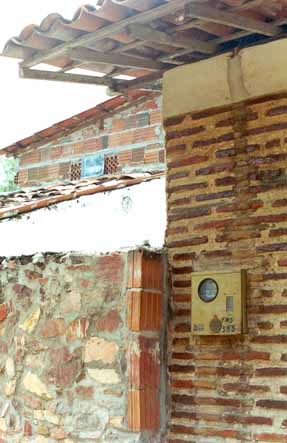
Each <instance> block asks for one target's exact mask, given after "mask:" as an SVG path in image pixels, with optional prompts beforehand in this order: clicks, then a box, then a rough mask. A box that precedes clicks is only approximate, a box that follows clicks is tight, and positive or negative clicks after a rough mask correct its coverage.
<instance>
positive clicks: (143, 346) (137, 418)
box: [127, 250, 163, 431]
mask: <svg viewBox="0 0 287 443" xmlns="http://www.w3.org/2000/svg"><path fill="white" fill-rule="evenodd" d="M128 261H129V281H128V293H127V300H128V306H127V323H128V327H129V330H130V338H129V348H128V362H129V386H130V388H129V392H128V424H129V428H130V429H131V430H134V431H157V430H159V428H160V398H159V396H160V330H161V325H162V319H163V312H162V297H163V258H162V255H161V254H157V253H152V252H149V251H145V250H141V251H132V252H130V253H129V257H128Z"/></svg>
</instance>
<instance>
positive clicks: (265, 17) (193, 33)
mask: <svg viewBox="0 0 287 443" xmlns="http://www.w3.org/2000/svg"><path fill="white" fill-rule="evenodd" d="M176 2H177V3H176ZM94 3H95V5H96V6H90V5H84V6H82V7H80V8H79V9H78V10H77V11H76V12H75V14H74V17H73V18H72V20H67V19H65V18H64V17H62V16H61V15H59V14H57V13H52V14H50V15H48V16H47V17H46V18H44V20H43V21H42V23H41V24H40V25H39V26H36V25H29V26H27V27H25V28H24V29H23V31H22V32H21V34H20V35H19V36H17V37H13V38H11V39H10V40H9V41H8V42H7V43H6V45H5V48H4V51H3V55H6V56H8V57H16V58H20V59H23V60H24V61H27V59H29V58H30V57H31V56H32V55H33V56H37V55H41V51H43V50H44V51H45V50H49V49H51V48H53V49H54V48H55V49H59V48H57V47H58V46H61V44H63V43H66V42H71V41H72V40H73V45H72V46H73V47H76V46H77V44H74V43H75V42H76V40H75V39H79V38H81V37H83V36H89V33H95V32H97V31H99V30H103V29H104V28H107V29H110V28H109V27H110V26H111V25H112V24H114V23H117V24H120V23H121V22H123V23H122V26H121V29H120V30H119V32H116V31H115V33H114V32H112V33H111V34H107V35H105V36H104V37H101V38H98V39H97V41H95V40H94V36H93V39H90V40H89V43H87V44H85V43H83V45H84V46H85V47H86V48H88V49H93V50H95V49H96V50H97V51H102V52H104V53H105V54H106V53H112V52H118V53H121V52H123V53H124V54H125V55H130V56H134V57H137V56H139V57H143V56H144V57H145V58H146V59H148V60H153V61H155V60H156V59H157V60H158V61H162V60H163V58H165V60H164V62H165V65H164V67H162V68H161V69H163V70H166V69H170V68H171V67H173V66H174V64H184V63H191V62H194V61H197V60H199V59H201V58H206V57H210V56H214V55H215V54H219V53H222V52H226V51H228V50H232V49H233V48H235V47H238V46H239V47H244V46H247V45H250V44H256V43H258V42H262V41H266V40H268V39H270V36H269V37H268V35H263V34H261V35H260V34H259V33H257V32H252V31H250V29H249V28H244V26H243V27H241V29H242V30H241V31H240V30H239V29H238V28H236V27H235V25H234V26H231V25H229V24H228V23H225V22H224V21H223V22H224V24H223V23H222V22H220V20H219V21H218V22H216V20H211V19H210V18H204V19H202V18H201V19H196V18H193V16H192V14H191V15H190V14H186V9H185V6H189V3H190V5H191V7H193V3H192V1H191V0H190V2H189V1H188V0H186V1H184V0H182V1H181V2H180V0H168V1H167V0H98V1H95V2H94ZM172 3H174V4H175V3H176V5H177V4H178V5H179V6H178V8H177V7H175V8H174V11H175V12H173V13H170V14H168V15H166V14H165V15H163V16H160V19H158V18H156V19H154V20H153V18H152V16H151V20H150V21H149V23H146V21H145V20H144V21H143V22H144V24H145V25H147V24H148V25H151V26H152V27H154V28H156V29H158V30H160V31H164V32H167V33H171V35H172V36H175V37H177V36H178V37H184V38H190V41H191V42H192V40H193V39H195V38H196V39H197V40H202V42H211V43H212V44H214V45H215V51H214V52H212V53H210V54H203V53H201V52H200V51H199V50H198V51H194V50H192V49H190V48H189V50H188V49H187V50H185V52H184V53H182V48H177V49H180V52H181V53H182V54H181V55H178V56H177V57H174V56H173V54H174V52H175V51H176V48H175V47H174V46H173V45H167V44H165V45H162V44H161V45H159V44H158V45H157V42H152V44H151V42H149V43H147V42H145V41H142V40H138V39H136V38H135V37H132V35H131V34H130V33H129V32H128V29H127V26H126V25H125V23H126V20H130V19H133V18H135V17H136V16H137V15H138V14H142V13H145V12H153V11H152V10H153V9H154V10H156V8H157V7H161V6H163V5H172ZM201 3H203V4H204V6H209V7H213V8H215V9H216V10H215V13H218V11H219V12H220V11H224V12H226V11H227V12H232V13H235V14H236V15H237V16H243V17H246V18H249V19H253V20H254V19H255V20H257V21H258V22H259V24H260V22H261V24H265V29H266V27H267V26H269V30H270V26H271V25H272V24H274V25H276V26H277V27H278V30H279V31H280V26H282V25H285V24H286V19H287V6H286V0H217V1H216V2H215V1H214V0H205V1H204V2H198V5H199V6H198V7H199V8H200V6H201ZM204 17H207V16H206V15H205V16H204ZM278 20H279V22H278ZM243 21H244V20H242V22H243ZM139 22H140V23H141V21H140V18H139ZM242 22H241V23H242ZM131 23H132V20H131V21H128V23H127V24H128V25H129V24H131ZM255 23H256V22H255ZM253 24H254V22H253ZM274 29H275V28H273V31H274ZM274 33H275V32H274ZM267 34H268V32H267ZM275 34H276V35H275V36H273V37H271V38H281V37H282V32H277V33H275ZM225 37H227V38H225ZM130 43H132V44H133V45H134V47H133V48H130V47H129V48H128V47H127V46H125V45H126V44H130ZM212 47H213V46H212ZM169 56H171V57H172V58H170V57H169ZM167 57H168V59H167ZM167 62H168V63H167ZM45 63H46V64H50V65H53V66H56V67H60V68H67V67H69V66H71V64H73V63H75V60H73V59H72V56H71V54H70V53H69V51H67V50H66V48H64V49H63V48H62V49H61V51H60V55H59V54H57V55H56V54H55V57H54V58H49V59H47V60H46V61H45ZM76 63H77V62H76ZM80 67H81V69H89V70H94V71H95V72H102V73H106V74H110V78H114V77H116V73H115V65H112V64H107V63H106V64H103V63H101V64H100V63H97V62H95V63H92V64H91V63H88V62H84V63H83V62H82V63H81V64H80ZM117 70H118V68H117V69H116V71H117ZM135 72H136V76H137V77H141V76H146V75H148V74H149V73H150V71H149V70H147V69H146V68H145V69H131V67H130V68H128V67H126V68H121V73H124V74H126V75H129V74H132V73H135ZM161 73H162V71H161V70H159V76H160V75H161Z"/></svg>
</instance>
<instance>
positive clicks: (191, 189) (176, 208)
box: [165, 94, 287, 443]
mask: <svg viewBox="0 0 287 443" xmlns="http://www.w3.org/2000/svg"><path fill="white" fill-rule="evenodd" d="M165 130H166V137H167V138H166V140H167V163H168V173H167V175H168V187H167V192H168V230H167V246H168V256H169V264H170V267H171V272H172V296H171V300H170V303H171V309H172V314H171V318H170V327H169V331H170V333H169V389H170V421H169V437H168V442H169V443H186V442H200V443H207V442H208V443H215V442H216V443H217V442H218V443H219V442H228V443H232V442H234V443H235V442H238V441H240V442H243V441H252V442H255V441H256V442H262V443H263V442H276V443H283V442H287V353H286V343H287V322H286V314H287V302H286V296H287V290H286V286H287V255H286V251H287V212H286V207H287V198H286V188H287V175H286V168H287V151H286V142H287V94H284V95H283V94H282V95H277V96H273V97H268V98H264V99H258V100H254V101H250V102H247V103H245V104H240V105H233V106H230V107H229V108H224V109H216V110H209V111H206V112H205V111H204V112H200V113H192V114H187V115H183V116H178V117H174V118H170V119H167V120H166V121H165ZM241 268H243V269H246V270H247V273H248V274H247V275H248V290H247V316H248V333H247V334H245V335H243V336H238V337H216V336H210V337H205V338H204V337H198V338H191V336H190V294H191V279H190V274H191V272H192V271H193V270H194V271H207V270H229V269H234V270H237V269H241Z"/></svg>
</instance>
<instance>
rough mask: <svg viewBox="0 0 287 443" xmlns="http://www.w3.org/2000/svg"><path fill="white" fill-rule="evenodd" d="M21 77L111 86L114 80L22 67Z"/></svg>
mask: <svg viewBox="0 0 287 443" xmlns="http://www.w3.org/2000/svg"><path fill="white" fill-rule="evenodd" d="M19 76H20V77H21V78H26V79H32V80H49V81H61V82H68V83H80V84H85V85H98V86H109V87H113V85H114V80H112V79H109V78H102V77H93V76H91V75H79V74H68V73H63V72H54V71H44V70H38V69H29V68H22V67H20V69H19Z"/></svg>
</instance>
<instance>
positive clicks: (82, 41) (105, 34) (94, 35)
mask: <svg viewBox="0 0 287 443" xmlns="http://www.w3.org/2000/svg"><path fill="white" fill-rule="evenodd" d="M193 1H194V0H173V1H172V2H168V3H165V4H163V5H161V6H158V7H156V8H152V9H149V10H148V11H145V12H142V13H139V14H136V15H133V16H130V17H128V18H126V19H124V20H121V21H120V22H117V23H112V24H110V25H107V26H105V27H103V28H101V29H98V30H97V31H95V32H90V33H88V34H85V35H83V36H81V37H78V38H75V39H73V40H70V41H68V42H65V43H62V44H60V45H57V46H56V47H54V48H52V49H49V50H44V51H41V52H40V53H37V54H35V55H32V56H31V57H28V58H27V59H26V60H24V61H23V62H22V63H21V66H22V67H26V68H31V67H32V66H35V65H37V64H39V63H43V62H45V61H46V62H47V61H48V60H52V59H54V58H57V57H59V56H62V55H63V54H65V53H66V52H67V50H69V49H72V48H76V47H80V46H82V47H85V46H88V45H89V44H91V43H95V42H97V41H100V40H103V39H105V38H110V37H112V36H113V35H115V34H117V33H119V32H121V31H123V30H124V29H125V28H126V27H127V26H129V25H132V24H136V23H149V22H151V21H153V20H156V19H159V18H161V17H164V16H166V15H168V14H172V13H174V12H176V11H178V10H179V9H181V8H184V7H185V6H187V5H188V4H189V3H192V2H193Z"/></svg>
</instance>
